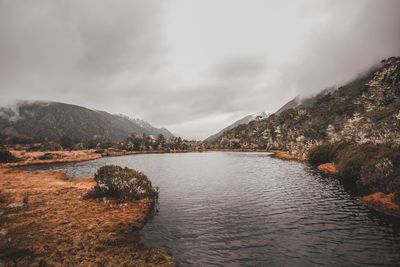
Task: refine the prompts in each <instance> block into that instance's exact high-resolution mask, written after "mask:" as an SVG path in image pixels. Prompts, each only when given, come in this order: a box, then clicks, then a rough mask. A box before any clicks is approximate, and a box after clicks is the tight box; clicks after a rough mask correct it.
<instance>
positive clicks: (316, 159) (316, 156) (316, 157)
mask: <svg viewBox="0 0 400 267" xmlns="http://www.w3.org/2000/svg"><path fill="white" fill-rule="evenodd" d="M346 146H347V143H334V144H323V145H314V146H312V147H311V149H310V150H309V152H308V161H309V162H310V163H312V164H315V165H320V164H324V163H329V162H334V159H335V157H336V155H337V153H338V152H339V151H341V150H342V149H343V148H345V147H346Z"/></svg>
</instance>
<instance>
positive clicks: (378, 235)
mask: <svg viewBox="0 0 400 267" xmlns="http://www.w3.org/2000/svg"><path fill="white" fill-rule="evenodd" d="M107 164H115V165H120V166H122V167H125V166H126V167H129V168H134V169H136V170H139V171H142V172H144V173H145V174H147V175H148V176H149V178H150V179H151V180H152V182H153V186H157V187H159V190H160V197H159V203H158V205H157V212H156V213H155V214H154V216H153V217H152V218H151V219H150V221H149V222H148V223H147V225H146V226H145V227H144V229H143V230H142V231H141V238H142V241H143V242H144V243H145V244H146V245H147V246H154V247H164V248H167V249H168V250H169V251H170V252H171V253H172V254H173V255H174V257H175V258H176V259H177V260H178V262H179V263H180V264H181V265H182V266H317V265H318V266H320V265H326V266H376V265H381V266H398V264H400V236H399V229H400V223H399V221H398V220H395V219H392V218H389V217H386V216H383V215H380V214H378V213H376V212H374V211H372V210H370V209H368V208H367V207H365V206H364V205H363V204H362V202H361V201H360V200H359V199H358V198H356V197H353V196H352V195H351V194H349V193H348V192H346V191H345V190H344V188H343V186H342V185H341V184H340V182H339V181H338V180H337V179H335V178H334V177H333V176H331V175H327V174H323V173H321V172H319V171H318V170H317V169H315V168H314V167H312V166H309V165H308V164H306V163H303V162H297V161H285V160H280V159H276V158H274V157H272V156H271V154H270V153H263V152H204V153H180V154H139V155H130V156H122V157H110V158H101V159H98V160H93V161H86V162H78V163H69V164H57V165H39V166H31V167H28V168H27V169H29V170H57V171H64V172H66V173H67V175H68V176H69V177H71V178H77V177H88V176H93V175H94V173H95V172H96V171H97V169H98V168H100V167H101V166H104V165H107Z"/></svg>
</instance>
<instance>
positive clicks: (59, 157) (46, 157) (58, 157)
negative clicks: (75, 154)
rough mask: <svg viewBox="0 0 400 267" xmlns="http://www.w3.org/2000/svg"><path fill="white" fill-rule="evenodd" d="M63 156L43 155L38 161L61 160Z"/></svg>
mask: <svg viewBox="0 0 400 267" xmlns="http://www.w3.org/2000/svg"><path fill="white" fill-rule="evenodd" d="M62 157H63V156H62V155H60V154H57V153H45V154H44V155H41V156H40V157H39V159H40V160H49V159H61V158H62Z"/></svg>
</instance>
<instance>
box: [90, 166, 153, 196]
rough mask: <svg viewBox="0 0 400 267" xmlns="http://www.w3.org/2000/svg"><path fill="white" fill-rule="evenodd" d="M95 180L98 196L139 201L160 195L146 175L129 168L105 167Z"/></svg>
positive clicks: (100, 170) (98, 172) (99, 171)
mask: <svg viewBox="0 0 400 267" xmlns="http://www.w3.org/2000/svg"><path fill="white" fill-rule="evenodd" d="M94 179H95V181H96V186H95V188H94V190H95V193H96V195H97V196H102V197H115V198H120V199H124V200H126V199H137V200H138V199H142V198H146V197H149V198H155V197H157V195H158V192H157V191H156V190H155V189H154V188H153V187H152V184H151V181H150V180H149V178H148V177H147V176H146V175H145V174H144V173H141V172H138V171H135V170H132V169H129V168H122V167H120V166H115V165H108V166H103V167H101V168H100V169H99V170H98V171H97V173H96V174H95V176H94Z"/></svg>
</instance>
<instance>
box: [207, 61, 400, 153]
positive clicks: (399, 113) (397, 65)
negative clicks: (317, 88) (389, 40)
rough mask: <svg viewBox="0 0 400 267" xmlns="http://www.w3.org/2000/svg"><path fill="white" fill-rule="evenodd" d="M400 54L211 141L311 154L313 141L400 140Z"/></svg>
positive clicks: (222, 145) (227, 145) (217, 144)
mask: <svg viewBox="0 0 400 267" xmlns="http://www.w3.org/2000/svg"><path fill="white" fill-rule="evenodd" d="M399 95H400V57H392V58H389V59H386V60H383V61H382V62H381V63H380V64H379V65H378V66H375V67H374V68H373V69H372V70H371V71H369V72H367V73H366V74H364V75H363V76H361V77H359V78H357V79H355V80H354V81H352V82H350V83H348V84H346V85H344V86H341V87H339V88H338V89H337V90H335V91H329V92H327V93H326V94H324V95H323V96H322V97H318V98H316V99H314V100H315V101H314V103H311V104H309V105H296V106H294V108H288V109H286V110H282V111H281V112H278V113H276V114H273V115H271V116H270V117H268V118H267V119H263V120H260V121H252V122H250V123H249V124H247V125H239V126H237V127H235V128H233V129H231V130H228V131H227V132H225V133H224V134H223V135H221V136H220V137H218V138H217V139H216V140H215V141H212V142H209V143H208V146H209V147H218V148H240V147H242V148H267V149H280V150H288V151H290V152H291V153H294V154H298V155H305V154H306V152H307V151H308V150H309V149H310V147H311V146H312V145H313V144H322V143H327V142H338V141H346V142H353V143H365V142H368V141H371V142H373V143H396V144H400V98H399Z"/></svg>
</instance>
